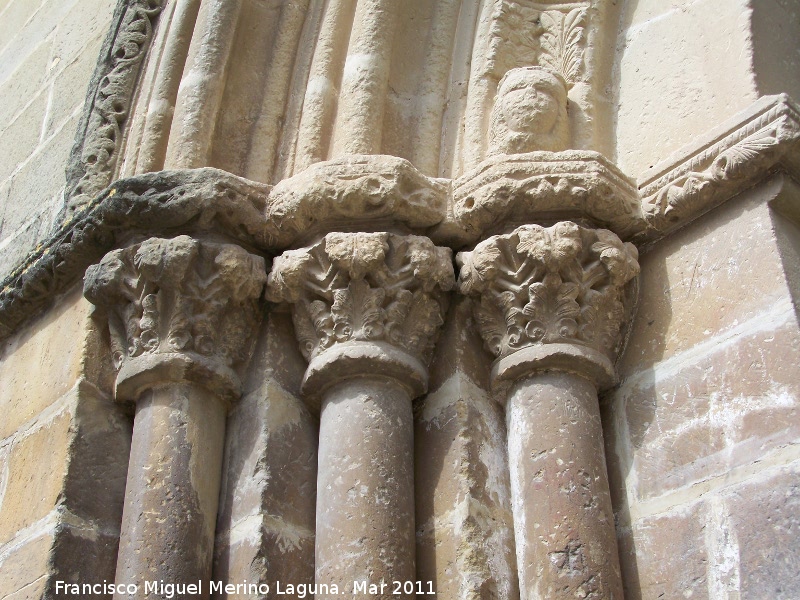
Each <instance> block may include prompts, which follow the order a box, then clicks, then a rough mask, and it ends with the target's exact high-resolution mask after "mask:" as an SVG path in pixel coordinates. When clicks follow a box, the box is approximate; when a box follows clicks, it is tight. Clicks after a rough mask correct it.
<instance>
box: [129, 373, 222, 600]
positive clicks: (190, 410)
mask: <svg viewBox="0 0 800 600" xmlns="http://www.w3.org/2000/svg"><path fill="white" fill-rule="evenodd" d="M224 439H225V407H224V405H223V404H222V403H221V402H220V401H219V399H218V398H216V397H215V395H214V394H213V393H211V392H209V391H208V390H207V389H205V388H204V387H202V386H199V385H194V384H191V383H175V384H171V385H166V386H162V387H157V388H153V389H149V390H147V391H145V392H144V393H142V394H141V396H140V397H139V399H138V401H137V403H136V419H135V422H134V427H133V441H132V445H131V456H130V462H129V464H128V481H127V484H126V488H125V508H124V510H123V515H122V530H121V533H120V539H121V551H120V554H119V559H118V562H117V575H116V583H117V584H128V583H135V584H137V585H138V586H139V588H138V590H139V592H138V593H137V594H135V595H128V594H117V595H115V596H114V597H115V599H118V600H122V599H123V598H124V599H131V600H132V599H137V600H139V599H144V598H148V597H153V596H152V595H150V594H145V588H144V582H145V581H159V580H163V581H164V582H168V583H175V584H197V583H198V581H201V582H203V583H202V586H203V587H202V593H199V594H197V595H193V594H186V596H187V597H191V598H208V593H209V588H208V581H209V579H210V577H211V558H212V552H213V547H214V527H215V525H216V515H217V504H218V500H219V484H220V477H221V472H222V454H223V452H222V450H223V441H224ZM198 591H200V590H198Z"/></svg>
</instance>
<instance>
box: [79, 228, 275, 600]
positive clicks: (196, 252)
mask: <svg viewBox="0 0 800 600" xmlns="http://www.w3.org/2000/svg"><path fill="white" fill-rule="evenodd" d="M265 280H266V269H265V265H264V260H263V259H262V258H260V257H257V256H253V255H251V254H249V253H248V252H246V251H245V250H243V249H242V248H240V247H239V246H235V245H232V244H216V243H208V242H199V241H197V240H194V239H192V238H190V237H188V236H178V237H176V238H173V239H158V238H151V239H149V240H146V241H144V242H142V243H140V244H137V245H135V246H131V247H129V248H125V249H122V250H114V251H112V252H109V253H108V254H106V256H104V257H103V260H102V261H100V263H99V264H97V265H93V266H92V267H90V268H89V269H88V270H87V272H86V279H85V283H84V295H85V296H86V297H87V299H88V300H89V301H91V302H92V303H94V304H96V305H98V307H100V308H102V309H103V310H105V311H106V313H107V317H108V325H109V333H110V341H111V349H112V352H113V357H114V364H115V366H116V367H117V369H118V373H117V379H116V386H115V394H116V397H117V400H120V401H125V402H135V403H136V417H135V420H134V426H133V441H132V446H131V455H130V462H129V465H128V480H127V485H126V489H125V506H124V509H123V517H122V530H121V532H120V543H119V554H118V559H117V574H116V583H117V584H121V585H125V586H126V587H125V588H123V590H122V591H120V593H118V594H115V596H114V597H115V599H116V600H134V599H135V600H145V599H153V600H155V599H157V598H158V599H160V598H163V597H165V594H169V593H170V591H165V589H162V588H161V587H160V586H161V584H162V583H163V584H166V585H170V586H171V585H174V586H176V587H174V588H166V589H167V590H172V591H174V592H175V593H176V594H177V595H178V596H179V597H181V598H197V599H205V598H208V597H209V593H210V581H209V580H210V576H211V564H212V555H213V548H214V527H215V524H216V518H217V505H218V499H219V488H220V477H221V471H222V456H223V442H224V437H225V415H226V410H227V407H228V405H229V404H230V402H232V401H234V400H236V399H237V398H238V396H239V393H240V383H239V378H238V374H237V373H238V371H239V370H240V369H241V368H243V367H244V365H246V363H247V360H248V359H249V356H250V349H251V346H252V339H253V332H254V331H255V329H256V327H257V325H258V322H259V310H258V298H259V296H260V294H261V290H262V289H263V286H264V282H265ZM128 584H133V585H132V586H131V587H128ZM190 586H191V587H190ZM134 589H135V590H136V591H135V592H134V593H132V594H129V593H128V591H131V590H134Z"/></svg>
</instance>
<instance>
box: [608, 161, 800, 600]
mask: <svg viewBox="0 0 800 600" xmlns="http://www.w3.org/2000/svg"><path fill="white" fill-rule="evenodd" d="M799 193H800V189H798V187H797V184H796V183H794V182H793V181H792V180H791V179H788V178H786V177H783V176H778V177H776V178H773V179H770V180H768V181H766V182H763V183H762V184H760V185H758V186H757V187H754V188H752V189H750V190H748V191H746V192H743V193H742V194H740V195H739V196H738V197H736V198H735V199H732V200H730V201H728V202H727V203H726V204H725V205H724V206H723V207H721V208H719V209H717V210H716V211H715V212H713V213H711V214H708V215H706V216H705V217H703V218H702V219H700V220H698V221H696V222H695V223H693V224H692V225H691V226H689V227H687V228H685V229H683V230H681V231H679V232H678V233H676V234H674V235H673V236H672V237H671V238H669V239H667V240H665V241H663V242H662V243H660V244H658V245H657V246H655V247H653V248H652V249H650V250H648V251H646V252H645V253H643V255H642V256H641V265H642V276H641V279H640V283H641V292H640V303H639V309H638V314H637V316H636V320H635V322H634V326H633V330H632V332H631V336H630V340H629V343H628V349H627V351H626V353H625V357H624V359H623V361H622V363H621V365H620V373H621V377H622V383H621V385H620V386H619V387H618V388H617V389H616V390H614V391H612V392H610V393H609V394H607V395H606V397H605V402H606V404H605V407H604V425H605V436H606V446H607V453H608V454H607V455H608V462H609V470H610V474H611V478H612V494H613V496H614V504H615V510H616V518H617V533H618V535H619V538H620V542H621V547H620V553H621V564H622V568H623V571H624V573H625V583H626V595H625V597H626V598H627V599H629V600H631V599H634V600H635V599H639V598H659V597H665V598H677V597H681V596H682V595H686V596H687V597H688V595H691V597H692V598H710V599H711V598H730V597H741V598H762V597H769V598H785V599H789V598H794V597H796V596H797V595H798V593H800V588H798V580H797V577H796V576H795V574H794V566H796V565H797V561H798V560H799V559H800V556H798V551H797V545H796V544H794V543H793V542H791V541H790V540H792V539H796V536H797V535H798V531H799V530H798V527H799V526H800V522H799V521H798V502H800V498H799V497H798V494H800V490H798V487H797V481H798V480H797V475H798V472H799V471H800V453H798V440H800V422H799V421H798V397H800V392H799V391H798V379H797V373H796V370H795V365H796V364H797V359H798V352H800V328H798V314H797V293H798V289H799V288H798V279H797V267H796V265H797V259H798V252H799V251H800V245H798V242H800V237H799V236H800V229H798V223H797V221H796V212H795V213H794V214H792V212H794V211H796V208H795V209H792V211H790V212H789V215H790V216H787V215H786V213H785V212H784V211H785V207H787V206H792V207H796V206H797V202H798V201H800V195H798V194H799Z"/></svg>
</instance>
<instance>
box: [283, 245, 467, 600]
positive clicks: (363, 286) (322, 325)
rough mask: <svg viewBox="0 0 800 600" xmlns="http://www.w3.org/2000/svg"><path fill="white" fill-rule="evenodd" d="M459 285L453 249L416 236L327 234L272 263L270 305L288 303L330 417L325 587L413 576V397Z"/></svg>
mask: <svg viewBox="0 0 800 600" xmlns="http://www.w3.org/2000/svg"><path fill="white" fill-rule="evenodd" d="M454 283H455V282H454V275H453V267H452V255H451V251H450V249H448V248H440V247H437V246H435V245H434V244H433V243H432V242H431V241H430V240H429V239H427V238H424V237H419V236H413V235H406V236H403V235H395V234H391V233H329V234H327V235H326V236H325V237H324V238H323V239H321V240H320V241H318V242H317V243H315V244H313V245H311V246H309V247H306V248H302V249H299V250H289V251H287V252H284V253H283V254H282V255H281V256H279V257H277V258H276V259H275V261H274V264H273V269H272V271H271V273H270V276H269V281H268V285H267V299H268V300H271V301H273V302H286V303H289V304H290V305H291V308H292V316H293V320H294V324H295V331H296V334H297V338H298V341H299V343H300V349H301V351H302V352H303V355H304V356H305V357H306V359H307V360H308V361H309V365H308V369H307V370H306V374H305V378H304V380H303V386H302V388H303V392H304V393H305V394H306V396H307V398H308V399H309V402H310V404H311V406H312V408H313V409H315V410H320V411H321V415H320V441H319V467H318V468H319V471H318V485H317V530H316V581H317V583H319V584H328V585H334V584H335V585H336V586H338V589H339V592H340V593H352V592H353V583H354V582H355V581H361V580H364V579H365V578H368V579H369V580H370V581H371V582H380V581H385V582H392V581H414V580H415V567H414V548H415V539H414V491H413V490H414V461H413V423H412V421H413V418H412V412H411V400H412V399H413V398H415V397H416V396H419V395H420V394H422V393H424V392H425V391H426V389H427V380H428V371H427V365H428V362H429V360H430V358H431V354H432V352H433V345H434V342H435V339H436V336H437V333H438V330H439V327H440V325H441V324H442V323H443V315H444V311H445V309H446V296H445V292H447V291H448V290H450V289H451V288H452V287H453V286H454ZM318 591H319V590H318ZM369 595H370V597H380V598H384V597H386V598H389V597H396V596H392V595H391V590H389V589H388V586H387V588H385V589H383V590H382V591H381V592H380V593H378V594H372V593H370V594H369ZM412 596H413V594H407V593H406V594H404V595H403V596H402V597H404V598H406V597H408V598H410V597H412ZM317 597H318V598H328V597H329V596H328V595H326V594H325V593H318V596H317ZM330 597H331V598H333V597H335V595H334V594H333V593H331V595H330Z"/></svg>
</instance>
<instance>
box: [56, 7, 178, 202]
mask: <svg viewBox="0 0 800 600" xmlns="http://www.w3.org/2000/svg"><path fill="white" fill-rule="evenodd" d="M164 5H165V0H123V1H122V2H121V3H120V4H119V5H118V7H117V12H116V15H115V20H114V23H115V25H114V27H113V28H112V29H111V32H110V33H109V36H108V38H107V39H106V42H105V45H104V47H103V51H102V52H101V54H100V60H99V62H98V64H97V67H96V69H95V73H94V76H93V78H92V83H91V84H90V86H89V90H90V95H89V98H88V99H87V106H88V110H86V111H84V116H83V119H82V120H81V123H80V125H79V127H78V134H77V136H76V143H75V147H74V148H73V150H72V156H71V158H70V164H69V166H68V167H67V195H68V200H67V210H68V212H69V213H70V214H74V213H75V212H76V211H79V210H80V209H81V208H82V207H84V206H85V205H86V204H88V203H89V202H91V201H92V199H94V198H95V197H96V196H97V195H98V194H99V193H100V192H101V191H102V190H103V189H104V188H105V187H106V186H107V185H108V184H109V183H110V182H111V179H112V177H113V176H114V170H115V167H116V164H117V160H118V158H119V150H120V146H121V143H122V137H123V131H124V128H125V124H126V121H127V119H128V115H129V112H130V108H131V103H132V100H133V95H134V91H135V87H136V82H137V80H138V78H139V71H140V68H141V65H142V62H143V60H144V57H145V56H146V55H147V51H148V49H149V47H150V42H151V41H152V38H153V26H154V24H155V21H156V19H157V18H158V16H159V15H160V14H161V11H162V10H163V8H164Z"/></svg>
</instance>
